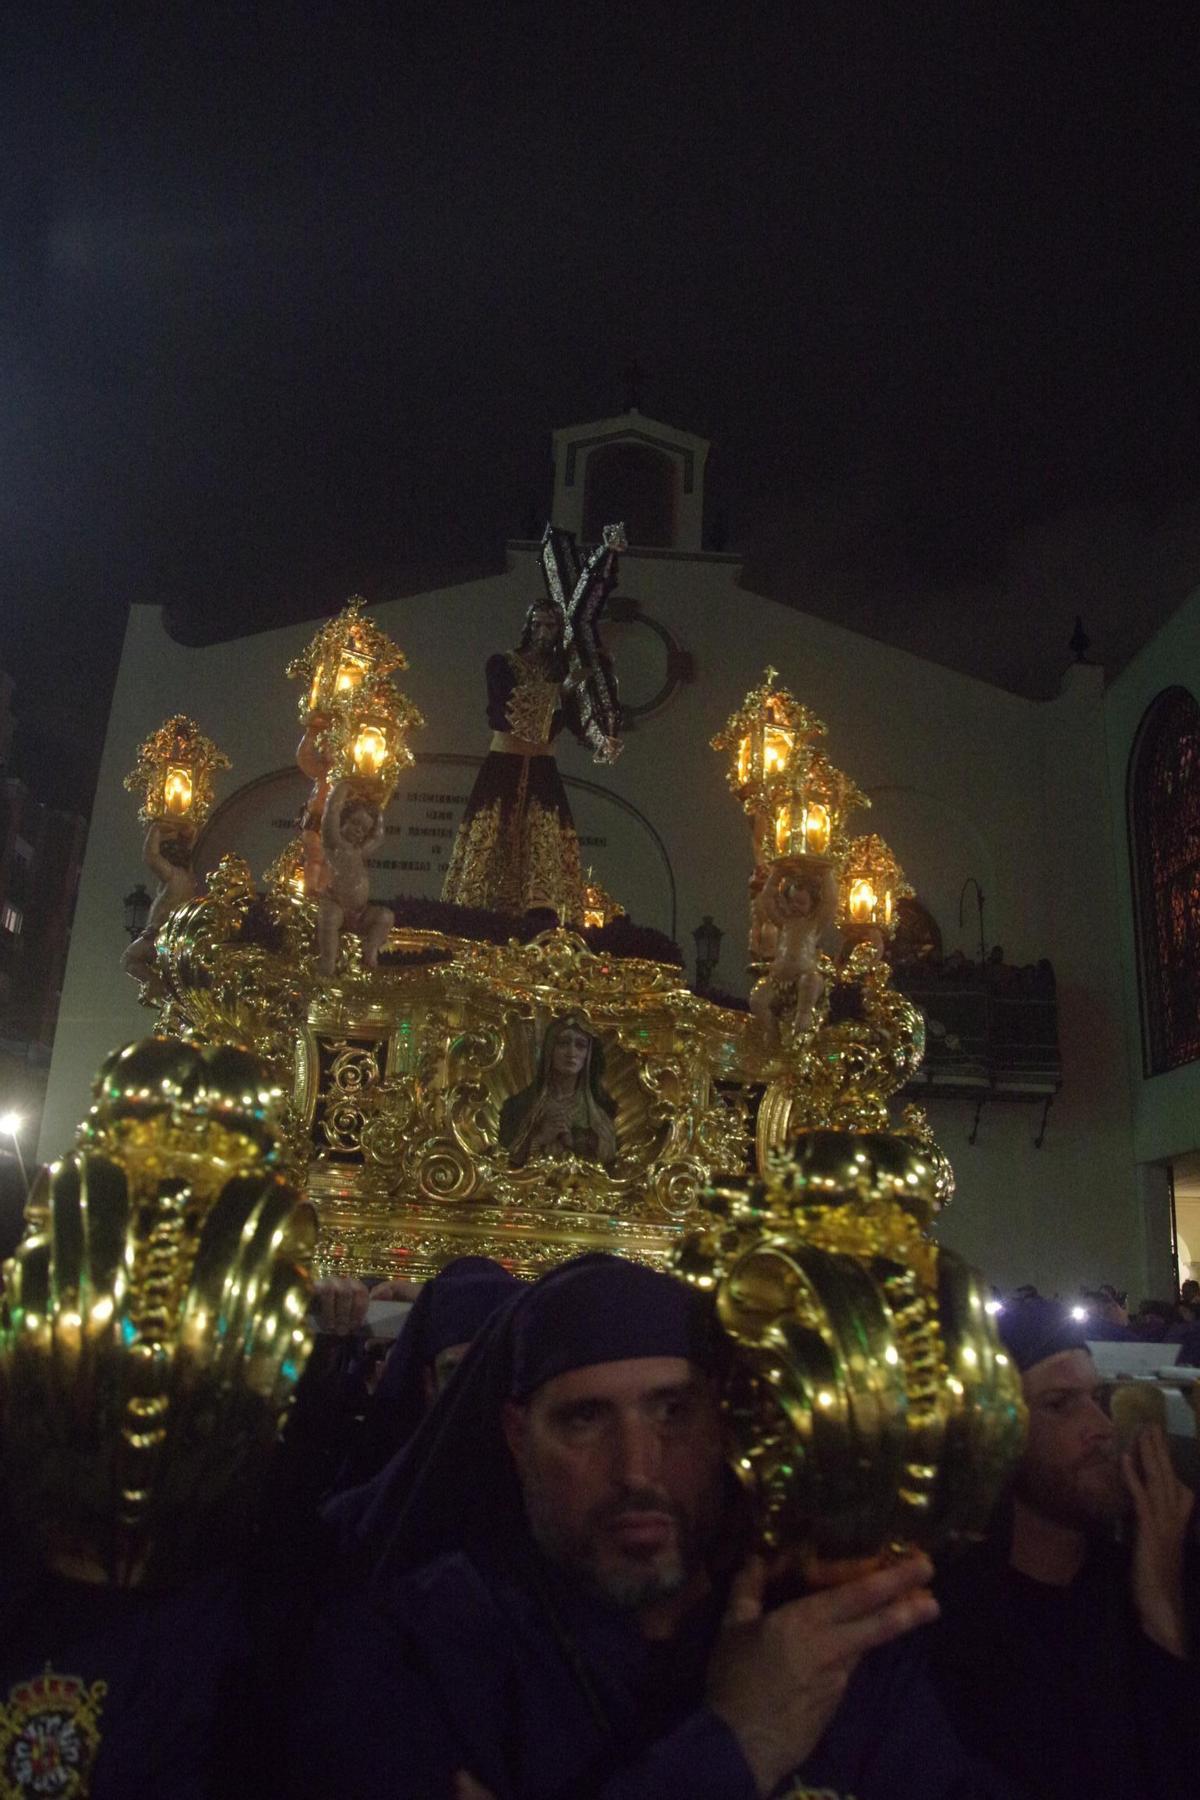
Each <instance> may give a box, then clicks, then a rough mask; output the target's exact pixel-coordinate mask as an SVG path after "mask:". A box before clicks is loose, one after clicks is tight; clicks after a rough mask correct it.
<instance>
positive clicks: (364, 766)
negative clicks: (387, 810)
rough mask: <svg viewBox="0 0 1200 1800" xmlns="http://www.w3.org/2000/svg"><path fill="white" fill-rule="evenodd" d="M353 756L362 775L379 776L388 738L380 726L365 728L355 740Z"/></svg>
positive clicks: (366, 726) (355, 765) (367, 726)
mask: <svg viewBox="0 0 1200 1800" xmlns="http://www.w3.org/2000/svg"><path fill="white" fill-rule="evenodd" d="M339 679H340V677H339ZM353 755H354V767H355V768H356V769H357V770H358V773H359V774H360V775H378V773H379V771H380V769H381V768H382V767H383V763H384V759H385V758H386V756H387V738H386V737H385V736H384V734H383V732H382V731H381V730H380V729H379V727H378V725H364V726H363V728H362V730H361V731H360V732H359V734H358V736H357V737H356V738H355V740H354V751H353Z"/></svg>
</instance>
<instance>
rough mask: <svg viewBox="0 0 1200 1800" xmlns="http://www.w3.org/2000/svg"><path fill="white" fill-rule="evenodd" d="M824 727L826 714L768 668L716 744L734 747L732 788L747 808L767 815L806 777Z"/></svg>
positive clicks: (731, 750)
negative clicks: (800, 697)
mask: <svg viewBox="0 0 1200 1800" xmlns="http://www.w3.org/2000/svg"><path fill="white" fill-rule="evenodd" d="M824 732H825V727H824V725H823V724H822V723H821V721H820V719H818V718H817V717H816V715H815V714H813V713H811V712H809V710H808V708H807V707H806V706H803V705H802V704H801V703H800V701H799V700H797V699H796V698H795V696H794V695H793V694H791V693H789V691H788V689H787V688H785V687H781V686H780V685H779V681H778V672H777V671H776V670H775V669H771V668H768V669H767V671H766V673H765V674H764V676H763V679H762V681H761V683H760V684H759V686H758V687H756V688H753V689H752V690H751V691H750V693H748V694H747V695H746V698H745V699H744V700H743V701H742V704H741V706H740V707H739V708H738V710H737V711H736V712H735V713H733V714H731V716H730V718H729V719H728V720H727V722H726V724H725V728H724V730H722V731H719V732H718V733H717V735H716V737H714V738H713V740H712V747H713V749H714V750H728V751H730V752H732V760H731V763H730V767H729V771H728V780H729V785H730V787H731V788H732V789H733V791H734V793H735V794H736V795H737V796H738V798H739V800H740V801H741V802H742V805H743V807H744V808H745V810H746V812H748V813H752V814H760V815H764V814H769V813H770V812H771V811H772V810H773V807H774V805H775V804H776V803H777V802H778V799H779V795H780V794H781V793H782V792H783V791H784V790H785V789H786V788H788V787H790V786H791V785H793V784H795V783H796V782H797V781H798V780H800V779H802V778H803V774H804V771H805V769H806V767H807V764H808V760H809V757H810V755H811V753H812V752H811V748H810V747H811V744H812V741H813V739H814V738H818V737H822V736H823V735H824Z"/></svg>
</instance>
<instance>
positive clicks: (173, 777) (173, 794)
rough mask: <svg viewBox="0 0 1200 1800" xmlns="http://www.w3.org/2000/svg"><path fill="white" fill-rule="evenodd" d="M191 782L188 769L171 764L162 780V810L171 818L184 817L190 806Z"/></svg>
mask: <svg viewBox="0 0 1200 1800" xmlns="http://www.w3.org/2000/svg"><path fill="white" fill-rule="evenodd" d="M192 793H193V783H192V776H191V771H190V769H184V768H181V767H180V766H179V765H178V764H172V765H171V767H170V768H168V770H167V773H166V777H165V779H164V781H163V811H164V813H169V814H170V816H171V817H172V818H173V819H186V818H187V815H188V813H189V812H190V811H191V806H192Z"/></svg>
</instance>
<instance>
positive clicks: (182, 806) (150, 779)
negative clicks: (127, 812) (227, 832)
mask: <svg viewBox="0 0 1200 1800" xmlns="http://www.w3.org/2000/svg"><path fill="white" fill-rule="evenodd" d="M229 766H230V764H229V758H228V757H227V756H226V755H225V754H224V753H223V751H220V750H218V749H217V746H216V745H215V744H214V743H213V741H212V739H211V738H209V737H205V735H204V733H203V732H202V731H201V729H200V727H199V726H198V725H197V724H196V722H195V720H193V719H189V718H188V717H187V716H186V714H184V713H176V714H175V715H174V716H173V717H172V718H170V719H168V720H167V721H166V723H165V724H163V725H160V726H159V728H158V730H157V731H155V732H153V733H152V734H151V736H150V737H148V738H147V739H146V741H145V743H144V744H141V745H140V746H139V748H138V753H137V763H136V764H135V766H134V767H133V768H132V769H131V770H130V772H129V774H128V775H127V776H126V777H125V786H126V787H127V788H128V789H129V791H130V793H134V794H140V795H141V798H142V804H141V806H140V807H139V808H138V817H139V818H140V819H141V820H142V823H143V824H145V825H149V824H152V823H153V822H154V821H155V820H164V819H169V820H172V821H174V822H175V823H177V824H179V825H187V826H190V827H192V829H193V830H198V829H199V827H200V826H201V825H203V823H204V821H205V819H207V817H208V815H209V813H210V812H211V811H212V804H213V798H214V794H213V776H214V774H215V772H216V771H217V770H218V769H227V768H229Z"/></svg>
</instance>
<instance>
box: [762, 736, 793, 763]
mask: <svg viewBox="0 0 1200 1800" xmlns="http://www.w3.org/2000/svg"><path fill="white" fill-rule="evenodd" d="M791 753H792V734H791V732H790V731H786V730H785V729H784V728H783V726H781V725H768V726H767V729H766V733H765V735H764V737H763V774H764V775H778V774H779V773H780V771H781V770H783V769H785V768H786V767H787V761H788V757H789V756H790V755H791Z"/></svg>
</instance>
